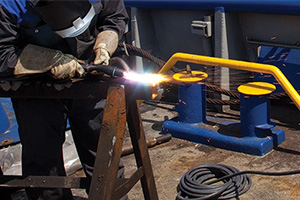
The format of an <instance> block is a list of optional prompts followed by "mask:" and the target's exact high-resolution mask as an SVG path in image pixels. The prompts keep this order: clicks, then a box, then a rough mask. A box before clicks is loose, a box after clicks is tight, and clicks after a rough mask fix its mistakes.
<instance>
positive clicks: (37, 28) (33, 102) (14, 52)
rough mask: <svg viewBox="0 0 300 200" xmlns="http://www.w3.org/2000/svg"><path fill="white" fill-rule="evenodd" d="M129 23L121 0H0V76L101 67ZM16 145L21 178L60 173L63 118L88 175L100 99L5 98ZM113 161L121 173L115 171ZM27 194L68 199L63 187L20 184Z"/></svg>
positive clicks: (66, 74)
mask: <svg viewBox="0 0 300 200" xmlns="http://www.w3.org/2000/svg"><path fill="white" fill-rule="evenodd" d="M127 21H128V15H127V13H126V9H125V7H124V3H123V0H113V1H111V0H80V1H72V0H63V1H61V0H14V1H12V0H1V1H0V58H1V60H0V76H1V77H2V78H3V77H9V76H15V77H20V76H26V75H29V74H35V73H44V72H50V73H51V76H52V77H53V78H54V79H67V78H74V77H82V76H83V74H84V70H83V68H82V66H81V64H80V62H81V61H84V62H87V63H93V64H103V65H107V64H108V63H109V60H110V58H111V56H112V55H113V53H114V51H115V50H116V48H117V44H118V41H119V40H120V39H121V38H122V36H123V34H124V32H125V27H126V24H127ZM12 102H13V107H14V110H15V114H16V118H17V122H18V126H19V135H20V139H21V144H22V175H24V176H27V175H43V176H48V175H53V176H57V175H58V176H64V175H65V169H64V165H63V156H62V155H63V152H62V150H63V149H62V145H63V143H64V141H65V129H66V124H67V119H69V124H70V128H71V131H72V135H73V139H74V142H75V145H76V148H77V152H78V155H79V157H80V161H81V163H82V166H83V169H84V171H85V173H86V176H87V177H91V175H92V172H93V166H94V159H95V152H96V150H97V143H98V138H99V133H100V125H101V121H102V115H103V109H104V105H105V100H104V99H84V100H82V99H81V100H79V99H72V100H66V99H40V98H30V99H22V98H15V99H12ZM122 170H123V169H122V166H120V171H119V172H120V175H121V174H122ZM26 194H27V196H28V198H29V199H64V200H66V199H72V198H73V197H72V194H71V191H70V190H69V189H43V190H42V189H36V188H32V189H26Z"/></svg>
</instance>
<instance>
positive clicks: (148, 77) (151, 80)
mask: <svg viewBox="0 0 300 200" xmlns="http://www.w3.org/2000/svg"><path fill="white" fill-rule="evenodd" d="M124 78H126V79H127V80H130V81H135V82H139V83H145V84H152V85H156V84H158V83H161V82H163V81H165V80H166V78H165V77H163V76H162V75H160V74H138V73H135V72H128V73H124Z"/></svg>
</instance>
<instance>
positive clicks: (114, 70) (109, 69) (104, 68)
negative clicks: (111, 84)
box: [82, 64, 126, 78]
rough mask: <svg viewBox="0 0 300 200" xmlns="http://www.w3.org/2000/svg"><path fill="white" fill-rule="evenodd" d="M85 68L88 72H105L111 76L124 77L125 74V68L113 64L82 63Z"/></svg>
mask: <svg viewBox="0 0 300 200" xmlns="http://www.w3.org/2000/svg"><path fill="white" fill-rule="evenodd" d="M82 67H83V69H84V70H85V72H86V73H88V74H89V73H93V72H95V71H96V72H98V73H104V74H106V75H109V76H110V77H121V78H122V77H124V76H125V72H126V71H125V70H123V69H120V68H118V67H116V66H112V65H92V64H82Z"/></svg>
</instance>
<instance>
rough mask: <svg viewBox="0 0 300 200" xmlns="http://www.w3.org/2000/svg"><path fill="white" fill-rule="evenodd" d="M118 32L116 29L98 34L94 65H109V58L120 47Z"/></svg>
mask: <svg viewBox="0 0 300 200" xmlns="http://www.w3.org/2000/svg"><path fill="white" fill-rule="evenodd" d="M118 41H119V38H118V34H117V33H116V32H115V31H111V30H106V31H102V32H100V33H99V34H98V36H97V38H96V42H95V45H94V48H93V49H94V52H95V60H94V65H100V64H102V65H108V64H109V59H110V57H111V56H112V54H113V53H114V52H115V50H116V49H117V47H118Z"/></svg>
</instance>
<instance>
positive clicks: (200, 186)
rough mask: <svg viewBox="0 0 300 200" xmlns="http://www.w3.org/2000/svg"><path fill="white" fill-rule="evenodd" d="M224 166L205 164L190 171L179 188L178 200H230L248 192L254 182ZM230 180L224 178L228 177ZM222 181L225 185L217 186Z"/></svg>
mask: <svg viewBox="0 0 300 200" xmlns="http://www.w3.org/2000/svg"><path fill="white" fill-rule="evenodd" d="M239 172H240V171H239V170H238V169H236V168H234V167H232V166H226V165H222V164H205V165H200V166H197V167H195V168H192V169H190V170H189V171H188V172H186V173H185V174H184V175H183V177H182V178H181V180H180V182H179V184H178V186H177V191H178V193H177V197H176V199H177V200H204V199H230V198H234V197H238V196H240V195H242V194H244V193H245V192H247V191H248V190H249V189H250V187H251V185H252V181H251V179H250V177H249V176H247V175H246V174H240V175H236V176H233V177H230V175H231V174H236V173H239ZM228 175H229V178H225V179H224V178H223V177H224V176H228ZM220 181H222V182H223V184H215V183H217V182H220Z"/></svg>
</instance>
